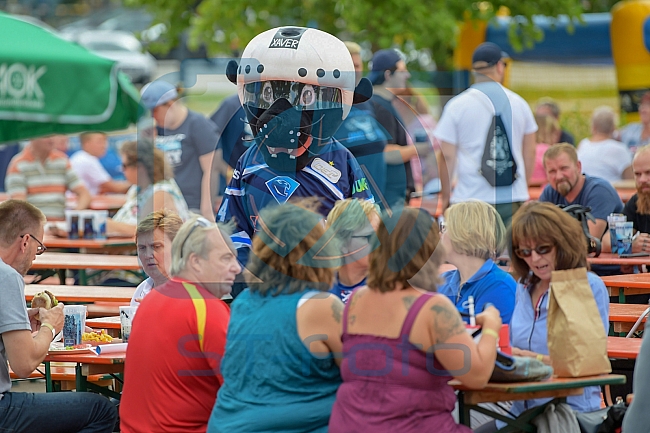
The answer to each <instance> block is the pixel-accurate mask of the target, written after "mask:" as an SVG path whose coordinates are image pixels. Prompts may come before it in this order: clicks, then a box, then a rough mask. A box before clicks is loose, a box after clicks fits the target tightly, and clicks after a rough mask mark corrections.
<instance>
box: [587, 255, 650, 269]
mask: <svg viewBox="0 0 650 433" xmlns="http://www.w3.org/2000/svg"><path fill="white" fill-rule="evenodd" d="M587 261H588V262H589V263H590V264H592V265H618V266H624V265H627V266H642V265H650V256H647V257H626V258H623V257H619V256H618V254H615V253H600V255H599V256H598V257H588V258H587Z"/></svg>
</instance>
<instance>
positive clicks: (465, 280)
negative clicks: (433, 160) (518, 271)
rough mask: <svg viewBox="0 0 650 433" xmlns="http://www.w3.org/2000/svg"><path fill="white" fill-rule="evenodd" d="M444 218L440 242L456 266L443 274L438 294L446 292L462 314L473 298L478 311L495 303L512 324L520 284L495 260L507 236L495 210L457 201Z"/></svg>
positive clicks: (479, 204) (467, 311) (448, 258)
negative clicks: (511, 319) (444, 223)
mask: <svg viewBox="0 0 650 433" xmlns="http://www.w3.org/2000/svg"><path fill="white" fill-rule="evenodd" d="M445 221H446V226H444V227H442V228H441V235H440V242H441V243H442V245H443V246H444V248H445V252H446V254H447V256H446V261H447V263H450V264H452V265H454V266H456V269H455V270H453V271H449V272H445V273H444V274H442V278H443V279H444V283H443V284H442V285H441V286H440V287H439V288H438V293H442V294H444V295H447V297H448V298H449V299H451V302H453V303H454V305H456V308H457V309H458V311H460V312H461V313H469V298H470V297H472V298H473V302H474V310H475V311H476V312H480V311H483V308H484V307H485V305H486V304H492V305H494V306H495V307H496V308H497V310H499V312H500V313H501V320H502V321H503V323H506V324H507V323H510V318H511V317H512V310H513V309H514V307H515V289H516V287H517V283H516V281H515V280H514V278H512V277H511V276H510V274H508V273H507V272H505V271H503V270H502V269H500V268H499V267H498V266H497V265H496V263H494V261H493V259H494V258H495V257H496V256H497V255H498V253H500V252H501V250H503V249H504V248H505V235H506V228H505V226H504V225H503V222H502V221H501V217H500V216H499V214H498V213H497V211H496V209H495V208H494V207H493V206H491V205H489V204H487V203H485V202H482V201H478V200H472V201H467V202H463V203H457V204H455V205H453V206H451V207H450V208H448V209H447V210H446V211H445ZM467 320H468V318H467V316H465V321H466V322H467Z"/></svg>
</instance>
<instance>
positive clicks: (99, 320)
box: [86, 316, 120, 329]
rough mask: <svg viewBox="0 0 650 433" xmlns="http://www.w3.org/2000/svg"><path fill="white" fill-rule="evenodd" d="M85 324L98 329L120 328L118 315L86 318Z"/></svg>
mask: <svg viewBox="0 0 650 433" xmlns="http://www.w3.org/2000/svg"><path fill="white" fill-rule="evenodd" d="M86 326H89V327H91V328H99V329H101V328H107V329H120V316H108V317H96V318H94V319H86Z"/></svg>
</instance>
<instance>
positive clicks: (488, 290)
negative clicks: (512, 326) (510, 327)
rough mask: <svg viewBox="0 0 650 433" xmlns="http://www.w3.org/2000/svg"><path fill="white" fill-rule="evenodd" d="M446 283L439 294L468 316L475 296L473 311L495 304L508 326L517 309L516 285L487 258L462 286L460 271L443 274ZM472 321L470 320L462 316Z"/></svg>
mask: <svg viewBox="0 0 650 433" xmlns="http://www.w3.org/2000/svg"><path fill="white" fill-rule="evenodd" d="M442 278H443V279H444V280H445V282H444V284H442V285H441V286H440V287H438V293H442V294H443V295H447V297H448V298H449V299H451V302H453V303H454V305H456V308H458V311H460V312H461V313H468V314H469V308H468V305H469V303H468V300H467V299H468V297H469V296H473V297H474V311H475V312H476V314H478V313H480V312H481V311H483V308H485V304H488V303H490V304H492V305H494V307H495V308H496V309H498V310H499V312H500V313H501V320H502V321H503V323H504V324H509V323H510V319H511V318H512V311H513V310H514V308H515V291H516V288H517V283H516V281H515V279H514V278H512V276H510V274H509V273H507V272H506V271H504V270H502V269H500V268H499V267H498V266H497V265H496V264H495V263H494V262H493V261H492V260H490V259H488V260H487V261H486V262H485V264H483V266H481V268H480V269H479V270H478V271H477V272H476V273H475V274H474V275H472V276H471V277H470V279H469V280H467V282H466V283H465V284H463V285H462V287H461V285H460V272H458V270H457V269H456V270H453V271H448V272H445V273H444V274H442ZM463 320H464V321H465V322H469V318H468V317H463Z"/></svg>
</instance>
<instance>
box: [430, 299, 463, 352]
mask: <svg viewBox="0 0 650 433" xmlns="http://www.w3.org/2000/svg"><path fill="white" fill-rule="evenodd" d="M431 311H433V332H435V334H436V344H439V343H444V342H445V341H447V340H448V339H450V338H451V337H453V336H456V335H459V334H462V333H463V332H465V324H464V323H463V321H462V320H461V319H460V316H459V315H458V312H457V311H456V310H455V309H454V310H453V311H452V310H450V309H449V308H447V307H444V306H441V305H434V306H433V307H431Z"/></svg>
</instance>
